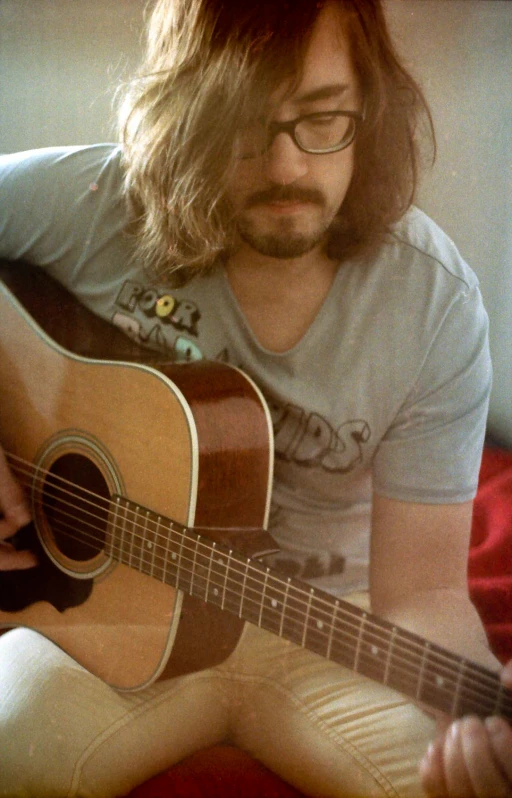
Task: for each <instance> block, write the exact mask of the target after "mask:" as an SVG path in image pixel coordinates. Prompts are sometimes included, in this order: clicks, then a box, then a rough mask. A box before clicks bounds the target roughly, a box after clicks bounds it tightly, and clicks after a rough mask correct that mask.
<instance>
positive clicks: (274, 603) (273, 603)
mask: <svg viewBox="0 0 512 798" xmlns="http://www.w3.org/2000/svg"><path fill="white" fill-rule="evenodd" d="M270 603H271V604H272V606H273V607H274V609H275V608H276V607H277V601H276V600H275V599H272V601H271V602H270Z"/></svg>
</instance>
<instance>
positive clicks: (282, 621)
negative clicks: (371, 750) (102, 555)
mask: <svg viewBox="0 0 512 798" xmlns="http://www.w3.org/2000/svg"><path fill="white" fill-rule="evenodd" d="M107 543H108V545H107V549H106V551H107V552H108V553H109V554H110V555H111V556H112V558H113V559H115V560H118V561H120V562H123V563H124V564H126V565H128V566H130V567H132V568H135V569H137V570H139V571H140V572H143V573H146V574H148V575H150V576H151V577H153V578H155V579H158V580H160V581H161V582H164V583H166V584H169V585H171V586H173V587H176V588H178V589H179V590H183V591H184V592H186V593H188V594H189V595H192V596H195V597H197V598H199V599H202V600H203V601H205V602H207V603H210V604H213V605H215V606H217V607H219V608H220V609H222V610H225V611H226V612H228V613H231V614H232V615H235V616H237V617H239V618H242V619H243V620H245V621H248V622H249V623H252V624H255V625H256V626H259V627H261V628H263V629H265V630H267V631H269V632H272V633H273V634H276V635H278V636H279V637H282V638H284V639H286V640H290V641H291V642H293V643H296V644H298V645H300V646H303V647H305V648H307V649H309V650H310V651H312V652H314V653H316V654H319V655H321V656H322V657H324V658H326V659H329V660H332V661H334V662H337V663H339V664H340V665H344V666H346V667H348V668H350V669H351V670H354V671H356V672H357V673H360V674H362V675H364V676H367V677H369V678H371V679H373V680H375V681H378V682H380V683H382V684H385V685H388V686H389V687H392V688H394V689H396V690H399V691H400V692H401V693H404V694H405V695H407V696H409V697H411V698H413V699H414V700H416V701H419V702H422V703H424V704H426V705H428V706H430V707H432V708H434V709H436V710H440V711H442V712H446V713H448V714H450V715H452V716H454V717H459V716H461V715H465V714H476V715H479V716H482V717H486V716H488V715H493V714H498V715H501V716H503V717H505V718H507V719H508V720H512V692H511V691H509V690H505V689H504V688H503V686H502V685H501V682H500V679H499V676H498V675H497V674H494V673H493V672H491V671H489V670H487V669H485V668H483V667H481V666H479V665H477V664H475V663H473V662H470V661H468V660H465V659H463V658H461V657H459V656H457V655H455V654H452V653H451V652H449V651H448V650H445V649H443V648H441V647H439V646H437V645H435V644H433V643H430V642H428V641H427V640H424V639H423V638H421V637H420V636H418V635H415V634H412V633H410V632H408V631H406V630H404V629H401V628H399V627H396V626H393V625H391V624H389V623H387V622H386V621H383V620H382V619H380V618H378V617H377V616H375V615H373V614H371V613H368V612H365V611H363V610H361V609H359V608H358V607H356V606H354V605H352V604H350V603H349V602H346V601H343V600H341V599H338V598H335V597H334V596H332V595H330V594H328V593H325V592H323V591H321V590H318V589H316V588H313V587H310V586H309V585H307V584H304V583H302V582H300V581H298V580H295V579H293V578H291V577H285V576H283V575H282V574H280V573H279V572H278V571H276V570H273V569H271V568H268V567H266V566H265V565H263V564H262V563H261V562H259V561H258V560H255V559H252V558H248V557H245V556H244V555H242V554H240V553H238V552H236V551H234V550H232V549H230V548H229V547H228V546H225V545H223V544H219V543H216V542H213V541H212V540H210V539H208V538H207V537H203V536H202V535H200V534H198V533H197V531H195V530H191V529H187V528H185V527H183V526H181V525H179V524H176V523H175V522H172V521H170V520H169V519H167V518H163V517H161V516H158V515H156V514H154V513H152V512H151V511H150V510H148V509H146V508H143V507H140V506H139V505H136V504H134V503H133V502H130V501H129V500H127V499H125V498H122V497H114V499H113V503H112V509H111V513H110V523H109V536H108V541H107Z"/></svg>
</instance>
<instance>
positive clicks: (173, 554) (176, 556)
mask: <svg viewBox="0 0 512 798" xmlns="http://www.w3.org/2000/svg"><path fill="white" fill-rule="evenodd" d="M177 559H178V555H177V554H176V552H175V551H173V553H172V554H171V560H177Z"/></svg>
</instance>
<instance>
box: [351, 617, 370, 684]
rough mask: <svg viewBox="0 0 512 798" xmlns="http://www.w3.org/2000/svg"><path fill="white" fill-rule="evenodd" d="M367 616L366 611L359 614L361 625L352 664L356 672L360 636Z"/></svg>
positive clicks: (359, 653)
mask: <svg viewBox="0 0 512 798" xmlns="http://www.w3.org/2000/svg"><path fill="white" fill-rule="evenodd" d="M367 617H368V616H367V614H366V612H363V614H362V616H361V625H360V627H359V634H358V636H357V644H356V652H355V656H354V664H353V666H352V668H353V670H355V671H356V673H358V672H359V659H360V656H361V643H362V637H363V634H364V625H365V623H366V619H367Z"/></svg>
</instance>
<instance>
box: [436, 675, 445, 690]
mask: <svg viewBox="0 0 512 798" xmlns="http://www.w3.org/2000/svg"><path fill="white" fill-rule="evenodd" d="M436 684H437V686H438V687H442V686H443V684H444V679H443V677H442V676H436Z"/></svg>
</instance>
